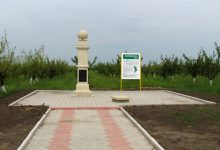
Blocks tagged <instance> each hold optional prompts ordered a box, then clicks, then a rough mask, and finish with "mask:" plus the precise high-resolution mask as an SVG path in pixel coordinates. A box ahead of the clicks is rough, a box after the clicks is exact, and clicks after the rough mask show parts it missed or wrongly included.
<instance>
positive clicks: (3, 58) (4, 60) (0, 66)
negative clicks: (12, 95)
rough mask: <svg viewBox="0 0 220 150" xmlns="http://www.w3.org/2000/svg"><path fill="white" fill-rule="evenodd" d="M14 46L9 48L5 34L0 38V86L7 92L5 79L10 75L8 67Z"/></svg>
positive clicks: (9, 66) (11, 59)
mask: <svg viewBox="0 0 220 150" xmlns="http://www.w3.org/2000/svg"><path fill="white" fill-rule="evenodd" d="M14 50H15V48H10V47H9V43H8V40H7V34H6V32H5V35H4V36H3V37H2V38H1V40H0V88H1V90H2V91H3V92H5V93H7V91H6V89H5V86H4V85H5V81H6V79H7V78H8V76H9V75H10V72H9V71H10V68H11V64H12V61H13V57H14Z"/></svg>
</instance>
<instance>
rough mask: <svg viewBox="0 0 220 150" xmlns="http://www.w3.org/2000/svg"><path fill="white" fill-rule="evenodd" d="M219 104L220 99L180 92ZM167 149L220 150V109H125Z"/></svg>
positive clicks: (195, 107)
mask: <svg viewBox="0 0 220 150" xmlns="http://www.w3.org/2000/svg"><path fill="white" fill-rule="evenodd" d="M180 93H182V94H187V95H190V96H195V97H198V98H202V99H206V100H210V101H214V102H217V103H219V102H220V96H219V95H212V94H201V93H192V92H180ZM125 109H126V111H128V113H129V114H130V115H131V116H132V117H134V119H135V120H136V121H137V122H139V123H140V124H141V126H142V127H143V128H145V129H146V131H147V132H149V133H150V134H151V135H152V136H153V137H154V138H155V139H156V140H157V141H158V142H159V143H160V144H161V145H162V146H163V147H164V148H165V149H169V150H177V149H178V150H207V149H210V150H211V149H213V150H220V105H219V104H217V105H174V106H168V105H162V106H133V107H129V106H128V107H125Z"/></svg>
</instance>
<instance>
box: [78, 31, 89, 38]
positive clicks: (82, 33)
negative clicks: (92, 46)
mask: <svg viewBox="0 0 220 150" xmlns="http://www.w3.org/2000/svg"><path fill="white" fill-rule="evenodd" d="M77 36H78V38H79V39H80V40H87V38H88V32H87V31H86V30H80V31H79V32H78V34H77Z"/></svg>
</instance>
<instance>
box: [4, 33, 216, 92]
mask: <svg viewBox="0 0 220 150" xmlns="http://www.w3.org/2000/svg"><path fill="white" fill-rule="evenodd" d="M15 50H16V47H13V48H11V47H10V45H9V43H8V40H7V35H6V33H5V34H4V36H2V38H1V39H0V88H1V90H2V91H4V92H6V90H5V86H4V85H5V82H6V80H7V79H9V78H13V79H17V78H18V77H20V76H23V77H25V78H28V79H30V81H29V82H30V84H31V85H33V84H35V83H36V82H38V80H39V79H42V78H51V79H52V78H54V77H55V76H58V75H63V74H65V73H66V72H70V71H74V72H75V74H76V72H77V69H76V66H77V63H78V58H77V56H74V57H73V58H72V59H71V60H72V62H73V63H74V64H75V66H70V65H68V63H67V61H65V60H61V59H49V58H48V57H47V55H45V53H44V46H41V47H40V48H38V49H35V50H33V51H28V52H27V51H24V50H23V51H22V52H21V55H19V56H16V55H15ZM141 59H143V57H142V58H141ZM89 66H90V70H94V71H95V72H97V73H100V74H103V75H105V76H111V77H114V76H116V77H120V73H121V56H120V55H117V58H116V59H115V60H111V61H108V62H97V57H95V58H94V59H93V60H92V61H89ZM142 73H143V75H144V76H149V75H151V76H152V77H155V76H161V77H163V78H168V77H171V78H172V79H173V78H174V77H175V76H176V75H183V76H186V75H190V76H192V78H193V81H192V82H193V83H195V82H196V77H197V76H198V75H201V76H205V77H207V78H208V80H209V81H210V85H212V84H213V80H214V79H215V77H216V76H217V75H218V74H219V73H220V46H219V45H218V44H217V43H215V50H214V51H213V52H212V54H211V55H209V54H207V52H206V51H205V50H203V49H202V50H201V51H199V53H198V55H197V56H196V57H195V58H192V57H190V56H187V55H185V54H183V55H182V57H177V56H174V55H173V56H167V55H165V56H161V59H160V62H155V61H149V62H148V64H144V65H142Z"/></svg>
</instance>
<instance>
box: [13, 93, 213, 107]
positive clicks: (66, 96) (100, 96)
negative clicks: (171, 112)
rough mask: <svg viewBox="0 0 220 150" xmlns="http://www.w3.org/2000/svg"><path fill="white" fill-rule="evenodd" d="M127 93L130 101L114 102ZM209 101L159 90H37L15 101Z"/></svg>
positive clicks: (95, 104)
mask: <svg viewBox="0 0 220 150" xmlns="http://www.w3.org/2000/svg"><path fill="white" fill-rule="evenodd" d="M114 95H125V96H127V97H129V102H124V103H115V102H112V98H111V97H112V96H114ZM205 103H209V102H206V101H205V102H204V101H199V100H197V99H194V98H191V97H186V96H183V95H178V94H174V93H170V92H168V91H165V90H158V91H155V90H154V91H142V92H140V91H123V92H122V93H121V92H120V91H93V95H92V96H90V97H77V96H74V93H73V91H59V90H57V91H35V92H34V93H32V94H31V95H28V96H25V97H24V98H21V99H20V100H19V101H18V102H14V103H13V104H12V106H18V105H42V104H44V105H49V106H50V107H118V106H121V105H176V104H205Z"/></svg>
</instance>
